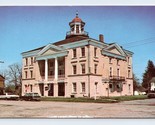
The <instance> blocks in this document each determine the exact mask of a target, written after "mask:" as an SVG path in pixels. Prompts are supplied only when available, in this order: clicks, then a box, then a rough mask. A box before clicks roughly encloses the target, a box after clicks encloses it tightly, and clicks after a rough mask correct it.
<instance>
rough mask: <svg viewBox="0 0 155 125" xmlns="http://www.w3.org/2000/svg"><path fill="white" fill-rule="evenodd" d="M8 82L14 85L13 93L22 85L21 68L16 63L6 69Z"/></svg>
mask: <svg viewBox="0 0 155 125" xmlns="http://www.w3.org/2000/svg"><path fill="white" fill-rule="evenodd" d="M8 75H9V82H10V83H13V84H14V85H15V91H17V90H18V88H19V86H21V84H22V67H21V65H20V64H18V63H14V64H12V65H10V66H9V67H8Z"/></svg>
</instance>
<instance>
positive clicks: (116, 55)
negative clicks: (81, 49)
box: [102, 49, 126, 60]
mask: <svg viewBox="0 0 155 125" xmlns="http://www.w3.org/2000/svg"><path fill="white" fill-rule="evenodd" d="M102 54H103V55H105V56H111V57H114V58H118V59H122V60H126V57H125V56H122V55H118V54H115V53H111V52H109V51H107V50H104V49H103V50H102Z"/></svg>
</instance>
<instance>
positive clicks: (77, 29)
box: [76, 25, 79, 33]
mask: <svg viewBox="0 0 155 125" xmlns="http://www.w3.org/2000/svg"><path fill="white" fill-rule="evenodd" d="M76 33H79V25H76Z"/></svg>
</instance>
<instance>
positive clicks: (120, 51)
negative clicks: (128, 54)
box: [104, 43, 125, 56]
mask: <svg viewBox="0 0 155 125" xmlns="http://www.w3.org/2000/svg"><path fill="white" fill-rule="evenodd" d="M112 48H115V49H117V51H118V52H119V53H120V54H121V55H122V56H125V53H124V51H123V49H122V48H121V47H120V46H119V45H118V44H117V43H112V44H110V45H109V46H108V47H106V48H105V49H104V50H106V51H109V50H110V49H112Z"/></svg>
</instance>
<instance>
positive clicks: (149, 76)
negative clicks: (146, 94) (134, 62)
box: [142, 60, 155, 89]
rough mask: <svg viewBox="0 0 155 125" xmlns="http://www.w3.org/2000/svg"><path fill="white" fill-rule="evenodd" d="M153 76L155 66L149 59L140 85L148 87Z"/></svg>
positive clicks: (154, 74)
mask: <svg viewBox="0 0 155 125" xmlns="http://www.w3.org/2000/svg"><path fill="white" fill-rule="evenodd" d="M152 77H155V66H154V64H153V62H152V61H151V60H149V61H148V65H147V68H146V70H145V72H144V74H143V81H142V86H143V87H144V88H146V89H149V87H150V85H149V84H150V80H151V79H152Z"/></svg>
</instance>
